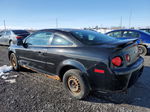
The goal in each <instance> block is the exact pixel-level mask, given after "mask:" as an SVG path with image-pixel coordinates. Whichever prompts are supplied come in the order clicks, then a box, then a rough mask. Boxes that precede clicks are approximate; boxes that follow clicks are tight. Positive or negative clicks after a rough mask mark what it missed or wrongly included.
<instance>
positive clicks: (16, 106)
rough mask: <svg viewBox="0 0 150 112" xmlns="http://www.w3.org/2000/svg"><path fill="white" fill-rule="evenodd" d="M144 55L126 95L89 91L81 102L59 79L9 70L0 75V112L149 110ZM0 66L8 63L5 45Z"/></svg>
mask: <svg viewBox="0 0 150 112" xmlns="http://www.w3.org/2000/svg"><path fill="white" fill-rule="evenodd" d="M144 58H145V69H144V73H143V75H142V76H141V78H140V79H139V80H138V82H137V83H136V84H135V85H134V86H133V87H132V88H130V89H129V91H128V93H127V94H98V93H92V94H91V95H90V97H89V98H87V99H86V100H82V101H79V100H74V99H72V98H70V97H69V96H68V94H67V93H66V91H65V90H64V89H63V86H62V84H61V83H60V82H59V81H55V80H53V79H48V78H46V77H45V76H43V75H41V74H38V73H35V72H32V71H29V70H26V69H24V70H22V71H20V72H15V71H11V72H10V73H9V75H8V78H7V79H2V78H1V77H0V112H150V76H149V75H150V61H149V60H150V56H146V57H144ZM3 65H9V62H8V59H7V47H4V46H0V66H3ZM9 79H11V80H14V82H13V83H10V82H7V81H6V80H9Z"/></svg>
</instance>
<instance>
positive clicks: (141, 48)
mask: <svg viewBox="0 0 150 112" xmlns="http://www.w3.org/2000/svg"><path fill="white" fill-rule="evenodd" d="M138 51H139V54H140V55H142V56H145V55H146V54H147V48H146V47H145V46H143V45H138Z"/></svg>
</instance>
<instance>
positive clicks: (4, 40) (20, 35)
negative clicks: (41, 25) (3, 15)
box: [0, 30, 30, 45]
mask: <svg viewBox="0 0 150 112" xmlns="http://www.w3.org/2000/svg"><path fill="white" fill-rule="evenodd" d="M29 34H30V33H29V32H28V31H26V30H6V31H2V32H1V33H0V44H1V45H11V44H13V43H16V42H17V40H18V39H24V38H25V37H27V36H28V35H29Z"/></svg>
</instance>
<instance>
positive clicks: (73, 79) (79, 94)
mask: <svg viewBox="0 0 150 112" xmlns="http://www.w3.org/2000/svg"><path fill="white" fill-rule="evenodd" d="M63 84H64V87H65V88H66V90H67V91H68V92H69V94H70V95H71V96H72V97H73V98H76V99H83V98H85V97H86V96H88V94H89V92H90V89H89V87H88V84H87V82H86V80H85V78H83V77H82V76H81V71H80V70H77V69H70V70H68V71H67V72H66V73H65V74H64V76H63Z"/></svg>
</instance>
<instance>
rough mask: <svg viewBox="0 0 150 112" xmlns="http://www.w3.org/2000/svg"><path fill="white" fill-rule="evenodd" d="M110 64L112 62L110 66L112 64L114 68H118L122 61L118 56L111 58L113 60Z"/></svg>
mask: <svg viewBox="0 0 150 112" xmlns="http://www.w3.org/2000/svg"><path fill="white" fill-rule="evenodd" d="M111 62H112V64H113V65H114V66H117V67H119V66H121V65H122V59H121V58H120V57H119V56H117V57H115V58H113V59H112V60H111Z"/></svg>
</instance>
